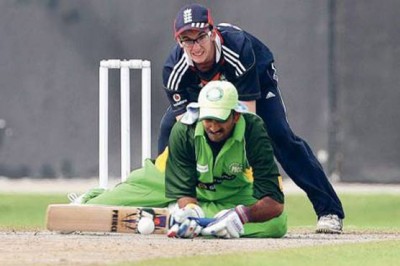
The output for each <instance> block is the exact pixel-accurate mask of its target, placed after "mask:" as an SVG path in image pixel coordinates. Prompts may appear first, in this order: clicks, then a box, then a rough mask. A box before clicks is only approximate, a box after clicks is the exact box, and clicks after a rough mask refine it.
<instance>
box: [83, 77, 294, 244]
mask: <svg viewBox="0 0 400 266" xmlns="http://www.w3.org/2000/svg"><path fill="white" fill-rule="evenodd" d="M165 160H166V165H165V163H164V162H165ZM164 171H165V172H164ZM95 194H96V193H89V194H88V195H87V196H86V199H84V202H86V203H90V204H108V205H126V206H143V207H165V206H168V205H169V206H174V208H173V209H172V215H171V216H172V219H171V229H170V231H169V232H168V236H170V237H182V238H193V237H196V236H198V235H200V234H201V235H212V236H216V237H221V238H238V237H275V238H277V237H282V236H284V235H285V234H286V231H287V222H286V220H287V219H286V213H285V212H284V210H283V209H284V195H283V192H282V181H281V177H280V174H279V171H278V168H277V165H276V164H275V161H274V157H273V150H272V146H271V141H270V138H269V136H268V134H267V131H266V129H265V126H264V122H263V121H262V119H261V118H260V117H258V116H257V115H255V114H253V113H247V112H246V107H245V106H244V105H242V104H241V103H240V102H239V100H238V94H237V90H236V88H235V87H234V86H233V84H232V83H230V82H227V81H211V82H209V83H208V84H207V85H206V86H205V87H203V88H202V90H201V92H200V95H199V99H198V103H191V104H190V105H189V106H188V111H187V113H186V114H185V116H184V117H182V119H181V121H180V122H178V123H176V124H175V125H174V127H173V129H172V132H171V135H170V139H169V148H167V150H166V152H164V153H163V154H162V155H160V156H159V157H158V158H157V160H156V161H155V164H153V163H152V162H151V161H150V160H148V161H147V162H146V164H145V167H144V168H142V169H138V170H135V171H133V172H132V173H131V175H130V176H129V178H128V179H127V181H126V182H125V183H122V184H120V185H118V186H116V187H115V188H114V189H113V190H111V191H107V192H104V193H101V194H100V195H95ZM171 203H172V204H171ZM204 217H215V218H216V220H215V221H214V222H212V223H211V224H209V225H208V226H206V227H203V226H202V225H200V224H198V223H197V220H196V219H194V218H204Z"/></svg>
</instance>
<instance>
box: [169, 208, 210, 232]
mask: <svg viewBox="0 0 400 266" xmlns="http://www.w3.org/2000/svg"><path fill="white" fill-rule="evenodd" d="M196 218H204V212H203V210H202V209H201V208H200V207H199V206H198V205H195V204H188V205H186V206H185V207H184V208H181V209H177V210H175V211H174V212H173V213H172V214H171V218H170V223H169V224H170V229H169V231H168V233H167V236H168V237H178V238H194V237H196V236H198V235H199V234H200V232H201V230H202V229H203V227H202V226H200V225H199V224H198V223H197V221H196Z"/></svg>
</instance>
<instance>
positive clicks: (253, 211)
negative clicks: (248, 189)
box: [245, 197, 284, 222]
mask: <svg viewBox="0 0 400 266" xmlns="http://www.w3.org/2000/svg"><path fill="white" fill-rule="evenodd" d="M283 206H284V205H283V204H281V203H279V202H277V201H275V200H273V199H272V198H270V197H264V198H262V199H260V200H259V201H257V202H256V203H255V204H254V205H252V206H249V207H246V208H247V209H246V210H245V212H246V215H247V216H248V221H249V222H265V221H268V220H270V219H272V218H275V217H277V216H279V215H281V213H282V212H283Z"/></svg>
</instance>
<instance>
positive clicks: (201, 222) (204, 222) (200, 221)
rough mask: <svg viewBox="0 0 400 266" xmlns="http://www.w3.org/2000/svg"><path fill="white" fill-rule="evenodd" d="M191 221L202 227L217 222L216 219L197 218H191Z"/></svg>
mask: <svg viewBox="0 0 400 266" xmlns="http://www.w3.org/2000/svg"><path fill="white" fill-rule="evenodd" d="M189 219H191V220H195V221H196V222H197V223H198V224H199V225H200V226H202V227H206V226H207V225H209V224H210V223H212V222H214V221H215V220H216V219H215V218H196V217H189Z"/></svg>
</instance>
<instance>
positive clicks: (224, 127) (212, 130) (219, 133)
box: [202, 112, 240, 142]
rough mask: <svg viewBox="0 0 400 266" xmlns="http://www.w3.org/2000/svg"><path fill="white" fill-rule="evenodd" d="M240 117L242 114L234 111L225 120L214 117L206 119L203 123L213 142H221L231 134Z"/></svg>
mask: <svg viewBox="0 0 400 266" xmlns="http://www.w3.org/2000/svg"><path fill="white" fill-rule="evenodd" d="M239 118H240V114H239V113H236V112H233V113H232V114H230V115H229V117H228V119H227V120H225V121H223V122H221V121H217V120H213V119H204V120H203V121H202V123H203V127H204V130H205V132H206V134H207V136H208V138H209V139H210V140H211V141H212V142H221V141H224V140H226V139H227V138H228V137H229V136H230V135H231V132H232V130H233V128H234V127H235V124H236V123H237V121H238V120H239Z"/></svg>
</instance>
